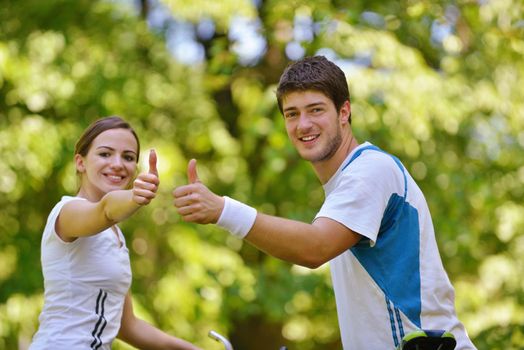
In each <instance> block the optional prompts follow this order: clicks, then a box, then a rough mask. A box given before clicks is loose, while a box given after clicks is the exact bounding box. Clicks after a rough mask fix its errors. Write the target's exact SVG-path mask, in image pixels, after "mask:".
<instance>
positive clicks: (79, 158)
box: [75, 154, 86, 173]
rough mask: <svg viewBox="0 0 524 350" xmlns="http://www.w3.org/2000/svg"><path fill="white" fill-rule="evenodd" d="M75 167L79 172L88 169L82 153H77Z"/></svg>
mask: <svg viewBox="0 0 524 350" xmlns="http://www.w3.org/2000/svg"><path fill="white" fill-rule="evenodd" d="M75 167H76V171H77V172H78V173H83V172H85V171H86V166H85V164H84V157H82V156H81V155H80V154H75Z"/></svg>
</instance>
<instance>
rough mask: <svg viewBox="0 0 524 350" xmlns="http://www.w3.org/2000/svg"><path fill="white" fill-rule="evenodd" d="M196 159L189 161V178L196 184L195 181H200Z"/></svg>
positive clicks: (191, 182)
mask: <svg viewBox="0 0 524 350" xmlns="http://www.w3.org/2000/svg"><path fill="white" fill-rule="evenodd" d="M196 164H197V161H196V159H191V160H190V161H189V164H187V179H188V181H189V183H190V184H194V183H195V182H200V180H199V179H198V174H197V170H196Z"/></svg>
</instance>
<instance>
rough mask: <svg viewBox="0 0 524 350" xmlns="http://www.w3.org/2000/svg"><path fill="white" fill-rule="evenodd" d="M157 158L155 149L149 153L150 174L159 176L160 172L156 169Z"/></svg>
mask: <svg viewBox="0 0 524 350" xmlns="http://www.w3.org/2000/svg"><path fill="white" fill-rule="evenodd" d="M156 161H157V156H156V152H155V150H154V149H152V150H150V151H149V173H150V174H155V175H157V176H158V170H157V168H156Z"/></svg>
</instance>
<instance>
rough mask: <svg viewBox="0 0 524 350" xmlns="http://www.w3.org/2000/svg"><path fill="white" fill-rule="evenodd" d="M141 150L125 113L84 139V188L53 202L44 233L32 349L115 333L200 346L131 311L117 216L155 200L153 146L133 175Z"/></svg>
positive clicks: (79, 156) (138, 341) (90, 343)
mask: <svg viewBox="0 0 524 350" xmlns="http://www.w3.org/2000/svg"><path fill="white" fill-rule="evenodd" d="M139 154H140V143H139V140H138V137H137V135H136V133H135V131H134V130H133V129H132V128H131V126H130V125H129V124H128V123H127V122H125V121H124V120H122V119H121V118H119V117H108V118H103V119H100V120H98V121H96V122H94V123H93V124H91V125H90V126H89V127H88V128H87V129H86V130H85V132H84V133H83V135H82V136H81V137H80V139H79V140H78V142H77V144H76V146H75V157H74V160H75V165H76V170H77V174H78V175H79V178H80V189H79V191H78V193H77V195H76V196H75V197H71V196H64V197H62V199H61V201H60V202H59V203H58V204H57V205H56V206H55V207H54V208H53V210H52V211H51V213H50V215H49V217H48V220H47V224H46V226H45V229H44V233H43V236H42V244H41V248H42V268H43V274H44V289H45V296H44V307H43V310H42V312H41V314H40V317H39V321H40V326H39V329H38V331H37V333H36V334H35V336H34V338H33V342H32V344H31V346H30V350H38V349H64V350H65V349H67V350H71V349H75V350H77V349H79V350H81V349H110V348H111V344H112V342H113V340H114V339H115V337H118V338H119V339H121V340H123V341H125V342H126V343H129V344H130V345H132V346H134V347H137V348H139V349H188V350H194V349H198V348H197V347H195V346H193V345H191V344H190V343H188V342H186V341H183V340H181V339H178V338H176V337H173V336H170V335H168V334H166V333H164V332H162V331H161V330H159V329H157V328H155V327H153V326H152V325H150V324H148V323H146V322H145V321H143V320H140V319H138V318H136V317H135V315H134V313H133V305H132V299H131V295H130V292H129V286H130V284H131V267H130V263H129V251H128V249H127V248H126V244H125V238H124V235H123V234H122V232H121V231H120V229H119V228H118V226H117V223H119V222H120V221H122V220H124V219H126V218H128V217H129V216H131V215H132V214H133V213H134V212H136V211H137V210H138V209H139V208H140V207H141V206H143V205H147V204H149V202H150V201H151V200H152V199H153V198H155V196H156V192H157V189H158V185H159V180H158V172H157V169H156V154H155V152H154V151H151V152H150V154H149V171H148V172H147V173H143V174H140V175H139V176H138V177H137V179H136V180H134V182H133V179H134V177H135V174H136V170H137V162H138V156H139ZM131 185H132V186H131ZM130 187H132V189H129V188H130Z"/></svg>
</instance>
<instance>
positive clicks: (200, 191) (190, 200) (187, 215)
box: [173, 159, 224, 224]
mask: <svg viewBox="0 0 524 350" xmlns="http://www.w3.org/2000/svg"><path fill="white" fill-rule="evenodd" d="M187 179H188V182H189V184H187V185H184V186H179V187H177V188H175V190H174V191H173V198H174V200H173V204H174V206H175V207H176V208H177V211H178V213H179V214H180V215H181V216H182V219H183V220H184V221H187V222H196V223H199V224H214V223H216V222H217V221H218V218H219V217H220V214H221V213H222V209H223V208H224V198H222V197H221V196H218V195H216V194H214V193H213V192H211V191H210V190H209V189H208V188H207V187H206V186H205V185H204V184H203V183H202V182H201V181H200V179H199V178H198V174H197V170H196V160H195V159H191V160H190V161H189V163H188V165H187Z"/></svg>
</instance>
